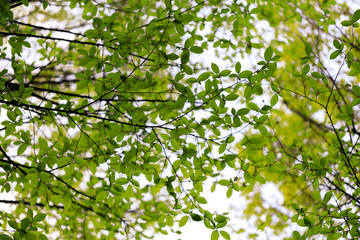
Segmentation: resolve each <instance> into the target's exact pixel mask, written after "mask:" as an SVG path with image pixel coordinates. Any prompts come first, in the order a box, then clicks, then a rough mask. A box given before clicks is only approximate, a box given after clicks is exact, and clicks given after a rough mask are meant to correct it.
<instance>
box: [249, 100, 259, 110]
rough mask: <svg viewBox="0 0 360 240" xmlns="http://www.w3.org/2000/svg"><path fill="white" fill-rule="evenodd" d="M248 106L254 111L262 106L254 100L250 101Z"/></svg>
mask: <svg viewBox="0 0 360 240" xmlns="http://www.w3.org/2000/svg"><path fill="white" fill-rule="evenodd" d="M247 106H248V107H249V108H250V109H251V110H254V111H259V110H260V108H259V107H258V105H256V104H255V103H253V102H248V103H247Z"/></svg>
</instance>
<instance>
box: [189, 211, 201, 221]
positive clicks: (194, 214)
mask: <svg viewBox="0 0 360 240" xmlns="http://www.w3.org/2000/svg"><path fill="white" fill-rule="evenodd" d="M190 217H191V219H192V220H194V221H195V222H200V221H201V220H202V217H201V216H200V215H199V214H196V213H191V214H190Z"/></svg>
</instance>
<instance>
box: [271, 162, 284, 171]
mask: <svg viewBox="0 0 360 240" xmlns="http://www.w3.org/2000/svg"><path fill="white" fill-rule="evenodd" d="M286 169H287V167H286V165H285V164H283V163H275V164H273V165H271V166H270V169H269V170H270V172H273V173H277V172H284V171H286Z"/></svg>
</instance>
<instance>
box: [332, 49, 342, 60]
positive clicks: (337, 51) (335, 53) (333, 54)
mask: <svg viewBox="0 0 360 240" xmlns="http://www.w3.org/2000/svg"><path fill="white" fill-rule="evenodd" d="M339 54H340V51H339V50H336V51H334V52H332V53H331V54H330V59H335V58H337V56H339Z"/></svg>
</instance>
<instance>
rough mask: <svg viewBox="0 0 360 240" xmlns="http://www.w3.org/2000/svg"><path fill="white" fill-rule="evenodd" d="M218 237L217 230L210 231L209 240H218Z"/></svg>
mask: <svg viewBox="0 0 360 240" xmlns="http://www.w3.org/2000/svg"><path fill="white" fill-rule="evenodd" d="M218 239H219V232H218V231H217V230H214V231H213V232H212V233H211V240H218Z"/></svg>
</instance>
